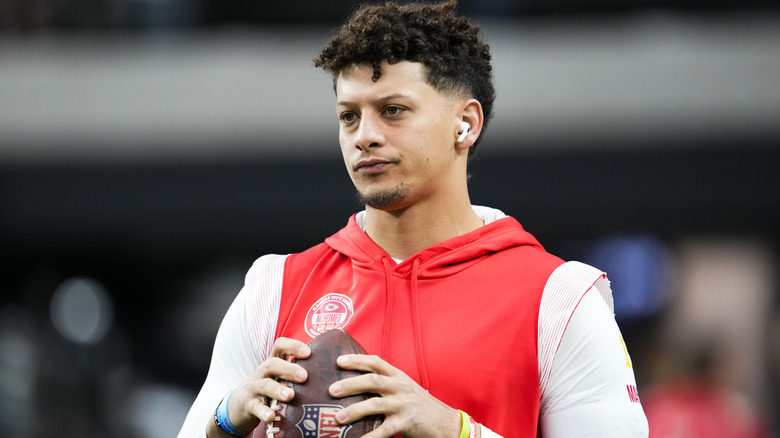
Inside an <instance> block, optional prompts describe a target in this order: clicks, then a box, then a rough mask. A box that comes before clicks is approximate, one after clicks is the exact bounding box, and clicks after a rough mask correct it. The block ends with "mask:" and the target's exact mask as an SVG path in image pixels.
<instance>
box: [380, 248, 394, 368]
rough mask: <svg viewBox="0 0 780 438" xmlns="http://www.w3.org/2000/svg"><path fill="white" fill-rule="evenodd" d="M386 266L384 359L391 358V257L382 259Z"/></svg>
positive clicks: (383, 331) (383, 334) (383, 332)
mask: <svg viewBox="0 0 780 438" xmlns="http://www.w3.org/2000/svg"><path fill="white" fill-rule="evenodd" d="M382 264H384V265H385V294H386V299H387V306H385V323H384V325H383V326H382V356H381V357H382V359H384V360H387V359H388V358H389V357H390V319H391V318H392V316H393V265H392V263H391V262H390V258H389V257H382Z"/></svg>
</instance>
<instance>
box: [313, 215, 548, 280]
mask: <svg viewBox="0 0 780 438" xmlns="http://www.w3.org/2000/svg"><path fill="white" fill-rule="evenodd" d="M483 209H484V207H483ZM491 210H492V209H491ZM475 211H477V213H478V214H480V211H479V210H477V208H475ZM492 212H493V214H494V215H495V213H496V212H497V213H498V217H499V219H496V220H494V221H492V222H489V223H488V224H486V225H485V226H483V227H480V228H478V229H476V230H474V231H472V232H470V233H466V234H463V235H461V236H457V237H453V238H452V239H449V240H445V241H444V242H441V243H438V244H436V245H433V246H431V247H429V248H426V249H424V250H422V251H420V252H418V253H416V254H414V255H412V256H411V257H409V258H408V259H406V260H404V261H403V262H401V263H398V264H397V265H395V266H394V267H393V268H392V271H393V274H394V275H395V276H400V277H409V276H411V275H412V271H413V264H417V268H416V269H415V270H416V273H415V275H416V276H417V277H419V278H439V277H447V276H450V275H453V274H455V273H457V272H459V271H461V270H463V269H466V268H467V267H468V266H470V265H471V264H473V263H476V262H477V261H478V260H479V259H480V257H482V256H484V255H486V254H490V253H494V252H497V251H501V250H503V249H506V248H510V247H513V246H521V245H531V246H535V247H538V248H540V249H543V248H542V245H541V244H540V243H539V241H537V240H536V238H535V237H534V236H532V235H531V234H530V233H528V232H527V231H525V230H524V229H523V227H522V226H521V225H520V223H519V222H517V220H515V219H514V218H512V217H508V216H505V215H504V214H503V213H501V212H500V211H498V210H492ZM480 216H481V217H483V218H484V215H482V214H480ZM325 242H326V243H327V244H328V245H329V246H330V247H331V248H333V249H334V250H336V251H338V252H340V253H342V254H344V255H345V256H347V257H349V258H351V259H352V260H353V263H355V264H358V265H361V266H362V267H364V268H366V269H374V270H378V271H385V270H386V269H387V266H386V265H385V263H387V260H392V258H391V257H390V256H389V255H388V254H387V252H385V251H384V250H383V249H382V248H380V247H379V245H377V244H376V243H374V241H373V240H371V238H370V237H368V235H367V234H366V233H365V232H364V231H363V230H362V229H361V228H360V226H359V225H358V222H357V214H355V215H353V216H352V217H350V219H349V222H348V224H347V226H346V227H344V228H342V229H341V230H340V231H339V232H338V233H336V234H334V235H333V236H331V237H329V238H327V239H325ZM383 259H384V261H383ZM391 263H395V262H391Z"/></svg>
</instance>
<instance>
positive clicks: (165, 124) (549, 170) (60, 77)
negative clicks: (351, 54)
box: [0, 0, 780, 438]
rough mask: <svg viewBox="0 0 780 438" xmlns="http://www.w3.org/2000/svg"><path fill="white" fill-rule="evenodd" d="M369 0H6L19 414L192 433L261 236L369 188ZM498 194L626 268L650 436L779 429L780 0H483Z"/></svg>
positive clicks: (10, 307)
mask: <svg viewBox="0 0 780 438" xmlns="http://www.w3.org/2000/svg"><path fill="white" fill-rule="evenodd" d="M357 3H358V2H356V1H328V0H319V1H312V0H299V1H287V2H261V1H256V2H250V1H238V0H222V1H216V0H0V412H2V413H3V415H0V436H9V437H10V436H28V437H41V438H43V437H85V438H88V437H118V438H125V437H127V438H135V437H139V438H140V437H170V436H175V434H176V433H177V431H178V429H179V427H180V425H181V422H182V421H183V419H184V416H185V414H186V411H187V409H188V408H189V405H190V404H191V403H192V401H193V399H194V397H195V394H196V393H197V391H198V389H199V387H200V384H201V383H202V381H203V379H204V378H205V375H206V371H207V368H208V364H209V360H210V355H211V347H212V343H213V339H214V335H215V333H216V330H217V327H218V325H219V323H220V321H221V318H222V316H223V314H224V312H225V311H226V309H227V307H228V306H229V304H230V302H231V301H232V299H233V298H234V297H235V295H236V294H237V293H238V291H239V289H240V288H241V286H242V283H243V277H244V274H245V272H246V271H247V269H248V268H249V266H250V265H251V264H252V262H253V261H254V259H255V258H257V257H258V256H260V255H262V254H265V253H288V252H294V251H300V250H303V249H305V248H307V247H309V246H311V245H314V244H316V243H319V242H320V241H322V239H323V238H324V237H326V236H329V235H330V234H332V233H334V232H336V231H337V230H338V229H339V228H340V227H341V226H343V225H344V224H345V223H346V221H347V218H348V216H349V215H350V214H352V213H353V212H355V211H357V210H358V209H359V208H360V207H359V206H358V205H357V204H356V202H355V201H354V195H353V189H352V186H351V183H350V181H349V178H348V176H347V175H346V172H345V171H344V170H343V163H342V161H341V156H340V153H339V149H338V143H337V122H336V116H335V112H334V96H333V91H332V87H331V82H330V78H329V77H328V75H327V74H325V73H323V72H321V71H318V70H316V69H314V67H313V66H312V62H311V59H312V58H313V57H314V56H315V55H316V54H317V52H318V50H319V49H320V48H321V47H322V45H323V44H324V42H325V41H326V39H327V38H328V36H329V35H330V34H331V33H332V32H333V31H334V29H335V28H336V27H337V26H338V25H339V23H340V22H341V21H342V20H343V19H344V18H345V17H346V16H347V15H348V14H349V13H350V11H352V10H353V8H354V6H355V4H357ZM459 9H460V10H461V11H462V12H463V13H465V14H467V15H468V16H470V17H472V18H473V19H475V20H477V21H479V22H481V23H482V24H483V25H484V28H485V38H486V40H487V41H488V42H489V43H490V44H491V46H492V50H493V56H494V67H495V83H496V88H497V91H498V99H497V101H496V106H495V113H496V115H495V118H494V119H493V121H492V122H491V126H490V129H489V130H488V131H487V133H486V136H485V139H484V142H483V144H482V146H481V147H480V150H479V151H478V153H477V157H476V159H475V161H474V162H473V163H472V165H471V169H470V170H471V174H472V179H471V183H470V184H471V192H472V201H473V202H474V203H475V204H482V205H490V206H493V207H497V208H500V209H502V210H503V211H505V212H506V213H508V214H511V215H513V216H515V217H517V218H518V219H519V220H520V222H521V223H523V225H524V226H525V227H526V229H528V230H529V231H531V232H532V233H533V234H535V235H536V236H537V237H538V238H539V239H540V241H541V242H542V243H543V244H544V245H545V246H546V248H547V249H548V250H550V251H552V252H554V253H556V254H558V255H560V256H562V257H564V258H566V259H576V260H581V261H584V262H587V263H590V264H593V265H595V266H598V267H599V268H601V269H603V270H605V271H606V272H607V273H608V274H609V276H610V278H611V280H612V286H613V290H614V298H615V307H616V314H617V319H618V322H619V323H620V325H621V328H622V331H623V335H624V337H625V339H626V342H627V344H628V345H629V350H630V352H631V353H632V359H633V366H634V370H635V373H636V376H637V379H638V386H639V395H640V398H641V400H642V403H643V405H644V407H645V410H646V411H647V413H648V417H650V424H651V437H713V436H718V437H732V438H737V437H766V436H780V434H779V433H778V430H780V428H778V424H776V422H777V420H776V418H780V398H779V397H778V384H779V383H780V313H778V310H779V309H778V300H777V295H778V292H780V289H779V285H778V249H779V248H780V246H779V245H780V240H779V239H778V237H780V236H779V235H778V224H780V177H779V176H778V170H777V167H778V165H780V4H778V2H777V1H773V0H739V1H738V0H715V1H706V2H704V1H698V0H686V1H677V0H670V1H664V0H642V1H639V0H577V1H575V0H469V1H467V0H462V1H461V2H460V6H459Z"/></svg>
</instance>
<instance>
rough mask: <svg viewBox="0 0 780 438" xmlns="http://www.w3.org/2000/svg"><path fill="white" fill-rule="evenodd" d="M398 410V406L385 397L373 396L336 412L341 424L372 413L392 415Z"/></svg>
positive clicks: (337, 419)
mask: <svg viewBox="0 0 780 438" xmlns="http://www.w3.org/2000/svg"><path fill="white" fill-rule="evenodd" d="M396 412H397V406H394V405H393V402H392V401H391V400H389V399H386V398H384V397H372V398H370V399H367V400H364V401H362V402H359V403H355V404H352V405H349V406H347V407H346V408H344V409H342V410H340V411H338V412H336V414H335V416H336V421H338V422H339V423H340V424H349V423H353V422H355V421H357V420H360V419H361V418H365V417H368V416H371V415H385V416H390V415H391V414H394V413H396Z"/></svg>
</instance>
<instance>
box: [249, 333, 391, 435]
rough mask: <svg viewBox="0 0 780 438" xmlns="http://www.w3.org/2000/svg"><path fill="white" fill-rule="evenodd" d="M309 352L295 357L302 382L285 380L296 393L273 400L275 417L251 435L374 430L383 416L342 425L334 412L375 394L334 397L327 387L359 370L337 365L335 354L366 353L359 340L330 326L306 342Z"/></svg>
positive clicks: (347, 432) (352, 433) (357, 372)
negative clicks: (287, 399)
mask: <svg viewBox="0 0 780 438" xmlns="http://www.w3.org/2000/svg"><path fill="white" fill-rule="evenodd" d="M309 347H311V356H309V357H308V358H306V359H294V360H293V362H295V363H298V364H300V365H301V366H302V367H303V368H304V369H305V370H306V371H307V372H308V373H309V377H308V379H306V381H305V382H304V383H302V384H299V383H293V382H287V381H285V384H287V385H288V386H290V387H291V388H292V389H293V390H294V391H295V397H294V398H293V399H292V400H291V401H290V402H289V403H276V402H275V401H274V402H272V404H271V406H273V405H274V404H276V405H278V409H279V410H278V411H277V412H278V414H277V417H276V419H275V421H274V422H273V423H271V424H269V425H268V426H267V427H266V428H265V430H263V429H262V428H258V429H256V430H255V434H254V436H255V437H256V438H259V437H260V436H262V435H265V436H266V437H267V438H271V437H273V438H325V437H328V438H357V437H361V436H363V435H365V434H367V433H368V432H371V431H372V430H374V429H375V428H376V427H377V426H379V425H380V424H381V423H382V416H371V417H366V418H363V419H361V420H358V421H356V422H354V423H351V424H348V425H344V426H341V425H339V424H338V423H337V422H336V419H335V418H334V414H335V413H336V412H338V411H339V410H341V409H344V408H345V407H347V406H349V405H352V404H354V403H357V402H360V401H363V400H366V399H368V398H370V397H376V395H375V394H359V395H353V396H349V397H344V398H333V397H331V396H330V394H329V393H328V387H330V385H331V384H332V383H334V382H337V381H339V380H343V379H346V378H349V377H353V376H358V375H360V374H361V372H359V371H351V370H345V369H343V368H340V367H339V366H338V365H336V358H338V357H339V356H341V355H342V354H365V353H366V352H365V350H363V347H361V346H360V344H359V343H358V342H357V341H356V340H355V339H353V338H352V336H350V335H349V334H348V333H347V332H345V331H343V330H330V331H327V332H325V333H322V334H321V335H319V336H317V337H316V338H314V339H312V340H311V342H309Z"/></svg>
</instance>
